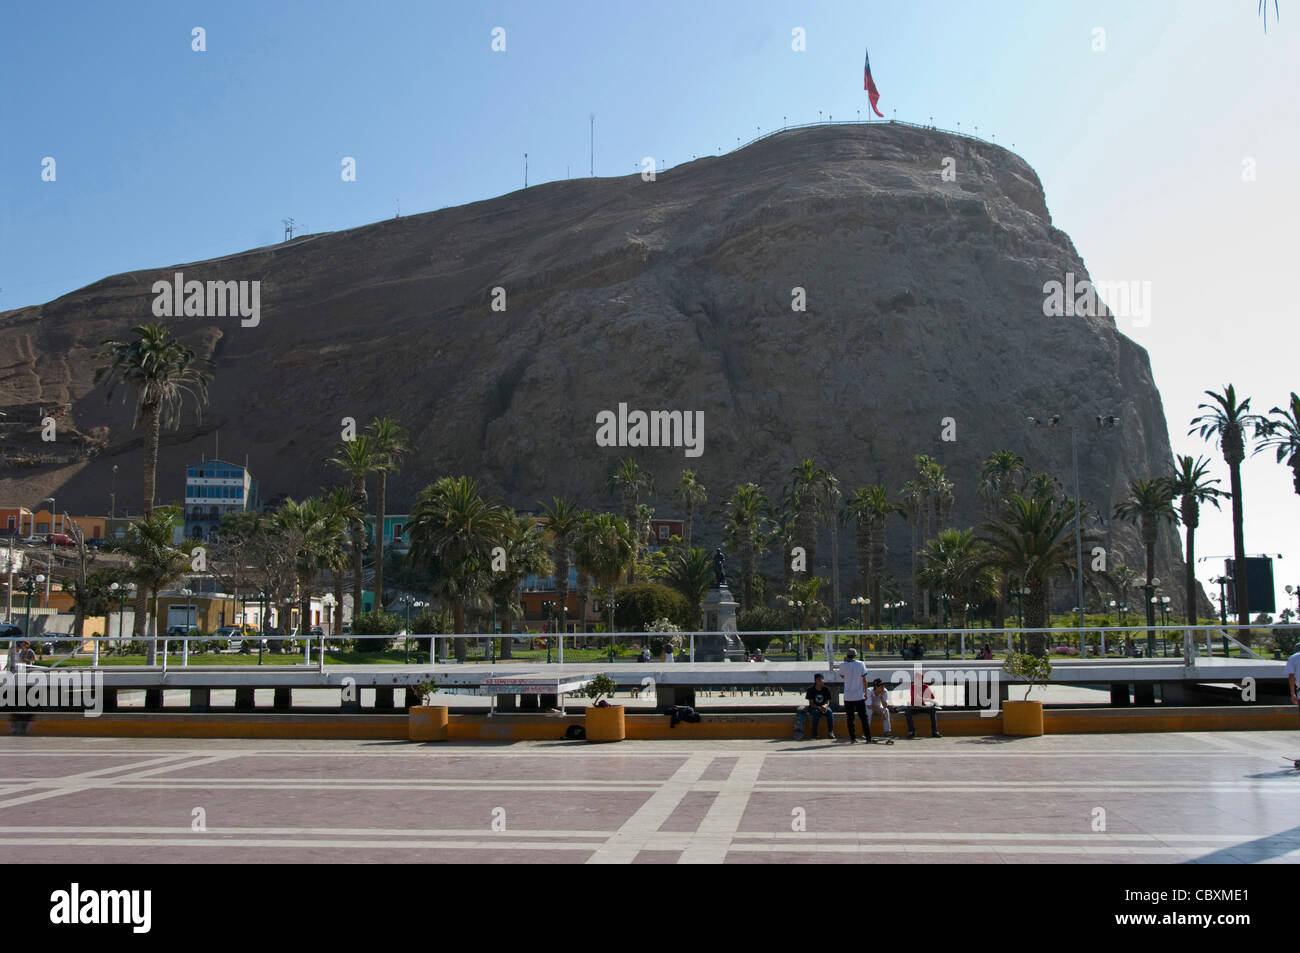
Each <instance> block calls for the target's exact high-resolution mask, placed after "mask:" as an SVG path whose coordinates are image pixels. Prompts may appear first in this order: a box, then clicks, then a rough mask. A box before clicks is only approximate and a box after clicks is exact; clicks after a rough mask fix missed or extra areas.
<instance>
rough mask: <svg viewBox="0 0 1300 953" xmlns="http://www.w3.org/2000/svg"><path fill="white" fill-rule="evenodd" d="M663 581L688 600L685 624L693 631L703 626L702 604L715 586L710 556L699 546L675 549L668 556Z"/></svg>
mask: <svg viewBox="0 0 1300 953" xmlns="http://www.w3.org/2000/svg"><path fill="white" fill-rule="evenodd" d="M663 581H664V582H666V583H667V584H668V585H669V586H671V587H672V589H673V590H674V591H675V592H677V593H679V594H680V595H681V597H682V598H683V599H685V600H686V604H687V607H688V610H689V611H688V616H687V621H686V622H685V623H684V624H685V625H687V626H689V627H690V628H693V629H698V628H699V627H700V626H701V625H703V622H702V621H701V619H700V603H702V602H703V601H704V596H705V594H706V593H708V591H709V588H710V587H711V586H712V585H713V560H712V559H710V558H709V554H708V553H707V552H705V551H704V550H703V549H701V548H700V547H698V546H693V547H691V548H690V549H674V550H673V551H672V552H670V553H669V554H668V565H667V567H666V569H665V571H664V575H663Z"/></svg>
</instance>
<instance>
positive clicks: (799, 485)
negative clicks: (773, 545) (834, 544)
mask: <svg viewBox="0 0 1300 953" xmlns="http://www.w3.org/2000/svg"><path fill="white" fill-rule="evenodd" d="M826 475H827V474H826V471H825V470H824V469H822V468H821V467H819V466H817V463H816V462H815V461H814V460H812V459H811V458H805V459H803V460H800V461H799V462H798V463H797V464H795V465H794V466H792V467H791V468H790V485H789V487H788V488H787V490H786V505H787V506H788V508H789V510H790V513H791V515H792V516H793V518H794V535H795V541H796V545H798V546H802V547H803V549H804V555H805V557H806V558H807V560H808V568H807V570H806V571H805V573H804V574H803V576H801V577H800V578H801V579H807V578H808V577H810V576H811V575H812V574H813V572H815V571H816V570H815V562H814V557H815V556H816V554H817V521H818V518H819V516H820V514H821V512H822V511H823V509H824V508H823V506H822V487H823V486H824V485H825V483H826Z"/></svg>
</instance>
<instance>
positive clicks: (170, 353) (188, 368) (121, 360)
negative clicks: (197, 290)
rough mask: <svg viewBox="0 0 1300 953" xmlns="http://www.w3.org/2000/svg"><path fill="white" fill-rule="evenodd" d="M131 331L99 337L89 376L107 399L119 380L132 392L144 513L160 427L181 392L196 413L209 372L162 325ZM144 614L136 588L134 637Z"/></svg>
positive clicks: (153, 485)
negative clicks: (140, 438) (139, 432)
mask: <svg viewBox="0 0 1300 953" xmlns="http://www.w3.org/2000/svg"><path fill="white" fill-rule="evenodd" d="M131 333H132V334H134V335H135V338H134V339H133V340H129V341H105V342H104V343H103V345H102V349H101V350H100V351H99V353H98V354H96V355H95V356H96V357H97V358H98V359H99V360H100V361H103V362H104V363H102V364H100V365H99V366H98V367H96V368H95V376H94V382H95V384H96V385H99V384H103V385H104V386H105V389H106V392H107V398H108V400H110V401H111V400H112V399H113V393H114V391H116V390H117V387H118V385H119V384H121V385H123V386H124V387H126V388H128V389H129V390H131V391H134V393H135V416H134V417H133V418H132V420H131V427H132V429H134V428H135V427H138V426H141V425H143V427H144V487H143V491H144V515H145V516H149V515H151V514H152V513H153V501H154V497H155V496H156V495H157V480H158V443H159V439H160V436H161V430H162V428H163V427H166V428H167V429H168V430H176V429H178V428H179V427H180V425H181V418H182V414H183V412H184V409H185V400H186V398H187V397H188V398H190V399H192V400H193V401H194V407H195V413H196V416H197V415H199V414H201V413H202V410H201V408H202V405H204V404H206V403H207V402H208V381H209V380H210V378H209V377H208V375H207V374H204V373H203V372H202V371H200V370H198V366H197V365H198V363H199V361H198V358H197V357H196V356H195V353H194V351H193V350H191V349H190V348H188V347H186V346H185V345H184V344H182V343H181V342H180V341H177V340H176V339H175V338H172V337H170V334H171V331H170V329H168V328H167V326H166V325H162V324H140V325H137V326H135V327H133V328H132V329H131ZM123 399H125V395H124V396H123ZM144 616H145V594H144V591H143V589H140V590H139V591H138V593H137V595H136V601H135V623H134V632H135V637H136V638H137V639H138V638H140V637H141V636H142V635H143V633H144Z"/></svg>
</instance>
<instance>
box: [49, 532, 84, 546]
mask: <svg viewBox="0 0 1300 953" xmlns="http://www.w3.org/2000/svg"><path fill="white" fill-rule="evenodd" d="M45 542H46V543H48V544H49V545H51V546H76V545H77V541H76V540H75V539H73V538H72V537H71V536H69V535H68V534H67V533H46V534H45Z"/></svg>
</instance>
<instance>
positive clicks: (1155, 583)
mask: <svg viewBox="0 0 1300 953" xmlns="http://www.w3.org/2000/svg"><path fill="white" fill-rule="evenodd" d="M1134 581H1135V582H1136V583H1137V585H1138V588H1139V589H1141V590H1142V592H1143V593H1144V594H1145V598H1144V599H1143V600H1142V601H1143V602H1144V603H1145V604H1146V613H1147V658H1154V657H1155V654H1156V630H1155V624H1156V598H1155V594H1156V589H1157V588H1159V586H1160V579H1159V577H1157V576H1153V577H1152V578H1150V579H1147V578H1146V577H1145V576H1139V577H1138V578H1137V579H1136V580H1134Z"/></svg>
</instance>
